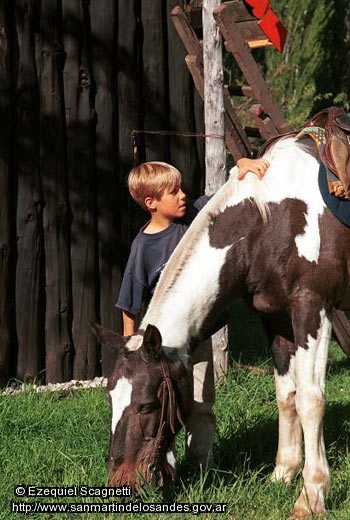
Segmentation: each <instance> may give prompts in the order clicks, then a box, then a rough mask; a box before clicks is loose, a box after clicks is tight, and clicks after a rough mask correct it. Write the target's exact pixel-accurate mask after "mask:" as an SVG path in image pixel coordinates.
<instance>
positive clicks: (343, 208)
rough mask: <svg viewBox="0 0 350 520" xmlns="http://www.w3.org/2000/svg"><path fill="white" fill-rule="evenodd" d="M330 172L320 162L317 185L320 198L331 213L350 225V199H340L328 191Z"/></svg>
mask: <svg viewBox="0 0 350 520" xmlns="http://www.w3.org/2000/svg"><path fill="white" fill-rule="evenodd" d="M331 174H332V173H331V172H330V171H329V170H327V168H326V167H325V165H324V164H323V163H321V164H320V170H319V174H318V185H319V188H320V191H321V194H322V198H323V200H324V202H325V204H326V206H327V208H328V209H329V210H330V211H331V212H332V213H333V215H334V216H336V217H337V219H338V220H340V222H342V223H343V224H345V225H346V226H348V227H350V200H347V199H340V198H338V197H336V196H335V195H334V194H332V193H329V185H328V182H329V181H328V177H329V175H331Z"/></svg>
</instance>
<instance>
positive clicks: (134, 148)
mask: <svg viewBox="0 0 350 520" xmlns="http://www.w3.org/2000/svg"><path fill="white" fill-rule="evenodd" d="M139 134H144V135H164V136H176V137H202V138H206V137H212V138H214V139H224V136H223V135H219V134H201V133H197V132H176V131H172V130H131V133H130V135H131V146H132V156H133V162H134V164H136V163H137V162H138V161H137V153H138V144H137V142H136V136H137V135H139Z"/></svg>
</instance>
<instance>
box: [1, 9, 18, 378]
mask: <svg viewBox="0 0 350 520" xmlns="http://www.w3.org/2000/svg"><path fill="white" fill-rule="evenodd" d="M11 4H12V2H10V1H9V0H7V1H3V2H1V3H0V121H1V124H0V198H1V200H0V294H1V298H0V384H1V385H3V384H4V383H6V382H7V380H8V377H9V375H10V347H11V344H10V315H11V312H13V309H12V310H11V299H10V284H9V280H10V272H11V271H10V249H11V230H10V217H11V216H10V206H9V201H10V200H11V194H10V177H11V175H13V173H14V171H13V170H14V169H13V156H12V148H11V147H12V142H13V139H14V120H15V118H14V109H13V81H12V76H11V68H12V49H11V32H12V31H13V18H12V16H11V15H12V13H11ZM11 22H12V23H11Z"/></svg>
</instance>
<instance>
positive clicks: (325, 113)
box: [298, 107, 350, 199]
mask: <svg viewBox="0 0 350 520" xmlns="http://www.w3.org/2000/svg"><path fill="white" fill-rule="evenodd" d="M313 129H315V130H316V132H315V131H313ZM317 129H323V130H324V134H323V137H321V139H320V132H317ZM305 133H309V135H310V136H311V137H313V138H314V140H315V142H316V144H317V148H318V151H319V155H320V159H321V161H322V162H323V164H324V165H325V167H326V168H327V169H328V170H330V171H331V173H332V174H333V175H334V176H335V177H333V176H332V175H329V176H328V188H329V192H330V193H331V194H334V195H335V196H336V197H339V198H343V199H350V116H349V115H347V114H346V113H345V112H344V110H343V109H341V108H340V107H330V108H326V109H324V110H321V112H318V113H317V114H316V115H314V116H313V117H311V118H310V119H309V120H308V121H306V123H305V124H304V127H303V129H302V130H301V132H299V133H298V135H305Z"/></svg>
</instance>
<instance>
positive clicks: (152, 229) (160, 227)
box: [143, 213, 173, 235]
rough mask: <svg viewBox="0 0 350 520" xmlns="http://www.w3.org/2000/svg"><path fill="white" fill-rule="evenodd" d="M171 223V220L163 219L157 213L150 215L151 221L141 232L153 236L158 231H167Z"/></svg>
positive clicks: (162, 216) (163, 217)
mask: <svg viewBox="0 0 350 520" xmlns="http://www.w3.org/2000/svg"><path fill="white" fill-rule="evenodd" d="M172 223H173V219H172V218H168V217H165V216H164V215H159V213H151V220H150V221H149V223H148V225H147V226H146V227H145V229H144V230H143V232H144V233H147V234H150V235H151V234H153V233H159V232H160V231H164V230H165V229H167V228H168V227H169V226H170V224H172Z"/></svg>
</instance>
